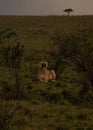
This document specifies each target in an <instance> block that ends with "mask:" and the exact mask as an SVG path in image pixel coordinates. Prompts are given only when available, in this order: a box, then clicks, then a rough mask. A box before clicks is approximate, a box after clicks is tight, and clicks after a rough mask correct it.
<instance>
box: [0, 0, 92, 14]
mask: <svg viewBox="0 0 93 130" xmlns="http://www.w3.org/2000/svg"><path fill="white" fill-rule="evenodd" d="M66 8H72V9H73V10H74V12H73V13H72V14H73V15H80V14H81V15H87V14H90V15H93V0H0V15H61V14H62V15H63V14H65V13H64V12H63V10H64V9H66Z"/></svg>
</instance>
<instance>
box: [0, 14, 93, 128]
mask: <svg viewBox="0 0 93 130" xmlns="http://www.w3.org/2000/svg"><path fill="white" fill-rule="evenodd" d="M89 26H90V27H91V28H93V16H70V17H67V16H46V17H44V16H43V17H41V16H38V17H36V16H0V29H1V30H2V29H6V28H11V29H12V30H14V31H16V32H18V36H19V40H20V42H21V43H23V44H24V45H25V54H24V60H23V63H22V65H21V78H22V87H23V89H22V95H21V96H22V98H21V99H20V100H15V99H14V94H15V92H14V90H15V88H14V85H15V84H14V83H15V82H14V81H15V79H14V77H13V75H11V74H10V73H9V70H8V67H7V66H4V63H3V62H1V59H2V57H1V58H0V63H1V65H0V95H1V94H2V93H1V92H2V91H3V99H2V98H1V99H0V105H3V106H5V108H6V109H1V108H2V107H1V106H0V118H1V117H2V116H4V117H5V119H7V114H10V115H11V111H12V110H14V109H15V108H16V107H17V109H16V111H15V112H14V115H13V117H12V120H11V121H10V124H7V123H6V124H5V125H6V126H8V125H9V128H10V130H93V103H92V101H93V100H92V99H93V96H92V95H93V93H91V92H89V93H88V95H87V97H85V99H82V97H79V96H78V92H79V91H80V89H81V86H82V80H81V79H82V75H81V74H80V73H79V71H78V70H77V68H76V67H75V66H74V65H73V64H72V63H69V64H65V63H64V64H63V66H62V74H61V75H60V77H59V78H58V79H57V80H56V81H55V82H48V83H41V82H39V81H38V80H37V71H38V65H39V62H40V61H41V60H42V59H43V58H46V59H47V60H48V62H49V67H50V68H51V67H54V64H55V59H53V58H52V57H51V56H50V53H49V52H50V50H51V46H50V43H51V38H50V36H51V35H53V34H54V32H55V31H58V30H61V31H63V32H66V33H69V32H71V31H75V30H77V29H78V28H87V27H89ZM11 44H12V43H11ZM56 71H57V70H56ZM9 95H10V98H9ZM1 96H2V95H1ZM1 96H0V97H1ZM5 97H6V98H5ZM7 97H8V98H7ZM1 110H2V111H1ZM10 118H11V117H10V116H9V117H8V119H10ZM4 123H5V122H4ZM6 128H7V129H5V130H8V129H9V128H8V127H6ZM3 130H4V129H3Z"/></svg>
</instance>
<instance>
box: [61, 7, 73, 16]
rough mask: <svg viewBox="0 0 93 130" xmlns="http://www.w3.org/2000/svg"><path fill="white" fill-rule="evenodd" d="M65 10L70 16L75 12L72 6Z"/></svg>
mask: <svg viewBox="0 0 93 130" xmlns="http://www.w3.org/2000/svg"><path fill="white" fill-rule="evenodd" d="M63 11H64V12H66V13H67V14H68V16H69V15H70V13H71V12H73V11H74V10H72V9H71V8H69V9H65V10H63Z"/></svg>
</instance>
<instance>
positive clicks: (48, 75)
mask: <svg viewBox="0 0 93 130" xmlns="http://www.w3.org/2000/svg"><path fill="white" fill-rule="evenodd" d="M42 63H45V64H46V67H44V68H42V67H41V66H42ZM47 67H48V63H47V62H46V61H45V62H43V61H42V62H41V63H40V67H39V70H38V79H39V80H40V81H44V82H48V81H49V80H52V81H55V79H56V73H55V71H54V70H48V69H47Z"/></svg>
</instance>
